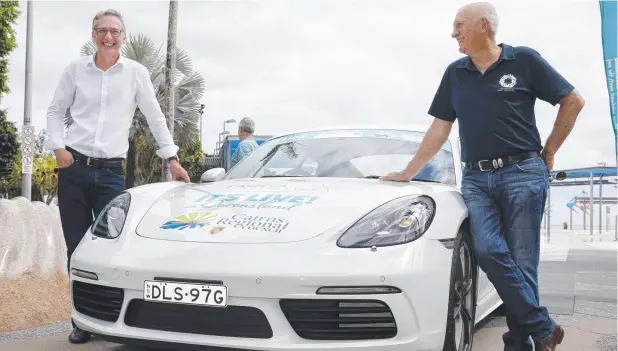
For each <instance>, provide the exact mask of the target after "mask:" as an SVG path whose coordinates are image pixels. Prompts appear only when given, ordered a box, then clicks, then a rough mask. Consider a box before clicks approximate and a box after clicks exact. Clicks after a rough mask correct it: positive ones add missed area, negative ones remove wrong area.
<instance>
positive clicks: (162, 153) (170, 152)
mask: <svg viewBox="0 0 618 351" xmlns="http://www.w3.org/2000/svg"><path fill="white" fill-rule="evenodd" d="M178 149H179V147H178V146H176V145H171V146H167V147H164V148H162V149H159V150H157V155H158V156H159V157H161V158H162V159H168V158H170V157H172V156H175V155H176V154H177V153H178Z"/></svg>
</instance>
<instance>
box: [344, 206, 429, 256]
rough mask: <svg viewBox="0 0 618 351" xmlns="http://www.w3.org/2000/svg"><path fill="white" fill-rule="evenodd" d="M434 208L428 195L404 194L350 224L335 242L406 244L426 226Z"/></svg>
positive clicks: (346, 244)
mask: <svg viewBox="0 0 618 351" xmlns="http://www.w3.org/2000/svg"><path fill="white" fill-rule="evenodd" d="M435 208H436V206H435V202H434V201H433V199H432V198H430V197H428V196H414V197H409V196H406V197H402V198H399V199H396V200H393V201H390V202H387V203H386V204H384V205H382V206H380V207H378V208H376V209H375V210H373V211H371V212H369V213H368V214H367V215H366V216H364V217H363V218H361V219H360V220H359V221H358V222H356V223H355V224H354V225H352V227H350V228H349V229H348V230H347V231H346V232H345V233H343V235H342V236H341V237H340V238H339V240H338V241H337V245H339V246H340V247H345V248H366V247H372V246H391V245H399V244H405V243H409V242H411V241H414V240H416V239H418V238H420V237H421V236H422V235H423V234H424V233H425V231H426V230H427V228H429V225H430V224H431V221H432V219H433V216H434V213H435Z"/></svg>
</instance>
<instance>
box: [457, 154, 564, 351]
mask: <svg viewBox="0 0 618 351" xmlns="http://www.w3.org/2000/svg"><path fill="white" fill-rule="evenodd" d="M548 188H549V171H548V169H547V166H546V165H545V162H544V161H543V159H542V158H541V157H533V158H529V159H527V160H524V161H522V162H519V163H517V164H514V165H510V166H506V167H503V168H499V169H497V170H493V171H489V172H481V171H475V170H471V169H464V176H463V181H462V193H463V197H464V201H465V203H466V206H467V207H468V213H469V219H470V227H471V228H470V229H471V236H472V241H473V246H474V252H475V254H476V259H477V262H478V265H479V266H480V268H481V269H482V270H483V271H484V272H485V273H486V274H487V277H488V278H489V280H490V281H491V283H492V284H493V285H494V287H495V288H496V290H497V292H498V294H499V295H500V297H501V298H502V301H503V302H504V305H505V307H506V310H507V318H506V320H507V324H508V328H509V331H508V332H507V333H505V334H504V335H503V341H504V344H505V350H517V351H520V350H521V351H528V350H530V351H532V344H531V343H530V341H529V337H532V339H533V341H534V342H540V341H542V340H543V339H545V338H547V337H548V336H549V335H550V334H551V332H552V330H553V328H554V321H553V320H552V319H551V318H550V317H549V313H548V311H547V309H546V308H545V307H542V306H540V304H539V289H538V274H537V270H538V266H539V256H540V243H541V221H542V218H543V211H544V208H545V199H546V197H547V190H548Z"/></svg>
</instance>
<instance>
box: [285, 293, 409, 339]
mask: <svg viewBox="0 0 618 351" xmlns="http://www.w3.org/2000/svg"><path fill="white" fill-rule="evenodd" d="M279 304H280V306H281V309H282V311H283V313H284V314H285V316H286V318H287V319H288V322H290V325H291V326H292V328H293V329H294V331H295V332H296V333H297V334H298V336H300V337H301V338H304V339H311V340H371V339H387V338H392V337H394V336H395V335H397V325H396V323H395V318H394V317H393V314H392V313H391V310H390V308H389V307H388V306H387V305H386V304H385V303H384V302H382V301H377V300H322V299H315V300H298V299H283V300H281V301H280V303H279Z"/></svg>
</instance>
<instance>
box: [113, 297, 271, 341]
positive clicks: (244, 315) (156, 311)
mask: <svg viewBox="0 0 618 351" xmlns="http://www.w3.org/2000/svg"><path fill="white" fill-rule="evenodd" d="M124 322H125V324H126V325H128V326H130V327H135V328H142V329H150V330H160V331H168V332H175V333H186V334H197V335H216V336H226V337H238V338H256V339H268V338H272V337H273V331H272V329H271V327H270V324H269V323H268V320H267V319H266V316H265V315H264V313H263V312H262V311H260V310H259V309H257V308H255V307H249V306H229V305H228V306H227V307H210V306H191V305H184V304H174V303H163V302H151V301H144V300H139V299H135V300H131V302H129V307H127V313H126V314H125V317H124Z"/></svg>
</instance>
